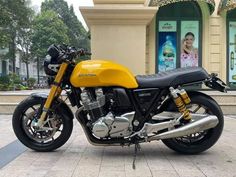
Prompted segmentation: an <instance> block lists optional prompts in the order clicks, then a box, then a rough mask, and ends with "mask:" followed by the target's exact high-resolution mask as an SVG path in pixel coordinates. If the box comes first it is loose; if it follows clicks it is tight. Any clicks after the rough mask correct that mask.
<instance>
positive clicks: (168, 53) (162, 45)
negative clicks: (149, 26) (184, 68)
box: [158, 21, 177, 72]
mask: <svg viewBox="0 0 236 177" xmlns="http://www.w3.org/2000/svg"><path fill="white" fill-rule="evenodd" d="M176 26H177V24H176V21H160V22H159V39H158V40H159V41H158V42H159V45H158V46H159V49H158V71H159V72H162V71H167V70H172V69H175V68H176V43H177V42H176V41H177V28H176Z"/></svg>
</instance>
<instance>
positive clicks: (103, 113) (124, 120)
mask: <svg viewBox="0 0 236 177" xmlns="http://www.w3.org/2000/svg"><path fill="white" fill-rule="evenodd" d="M118 92H120V91H118ZM121 94H122V95H123V96H124V92H122V93H121ZM125 95H126V94H125ZM126 96H127V95H126ZM116 98H117V90H116V91H114V90H112V91H111V92H106V94H104V92H103V89H102V88H96V89H84V90H83V92H82V93H81V100H82V103H83V106H84V109H85V110H86V111H88V119H89V120H90V122H91V125H90V127H91V130H92V132H93V134H94V135H95V136H96V137H99V138H106V137H111V138H118V137H127V136H129V135H131V133H132V121H133V118H134V112H129V113H124V114H121V115H119V114H116V111H115V110H116V109H117V108H118V106H117V105H118V104H120V103H118V102H119V100H117V99H116ZM126 99H128V97H127V98H126ZM126 104H127V100H126ZM122 106H123V105H122ZM120 112H122V111H120Z"/></svg>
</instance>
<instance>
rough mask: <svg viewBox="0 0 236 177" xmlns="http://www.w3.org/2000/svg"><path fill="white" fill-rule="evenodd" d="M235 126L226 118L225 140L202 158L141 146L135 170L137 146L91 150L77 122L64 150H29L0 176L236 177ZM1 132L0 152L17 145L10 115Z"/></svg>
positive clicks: (0, 124)
mask: <svg viewBox="0 0 236 177" xmlns="http://www.w3.org/2000/svg"><path fill="white" fill-rule="evenodd" d="M235 127H236V119H233V118H228V117H227V118H226V119H225V128H224V132H223V135H222V137H221V139H220V140H219V141H218V142H217V144H216V145H215V146H214V147H213V148H211V149H210V150H208V151H207V152H205V153H202V154H200V155H188V156H185V155H179V154H177V153H175V152H173V151H171V150H169V149H168V148H167V147H165V146H164V145H163V144H162V143H161V142H152V143H148V144H141V147H142V150H141V152H140V153H139V155H138V156H137V161H136V170H133V169H132V162H133V151H134V148H133V146H132V147H123V148H122V147H95V146H92V145H90V144H89V143H88V141H87V140H86V137H85V135H84V133H83V132H82V128H81V127H80V125H79V124H78V123H77V122H76V121H75V126H74V130H73V134H72V136H71V138H70V140H69V141H68V142H67V143H66V144H65V145H64V146H63V147H61V148H60V149H58V150H57V151H55V152H51V153H39V152H34V151H32V150H29V149H28V150H26V151H25V152H24V153H23V154H21V155H20V156H18V157H17V158H16V159H15V160H13V161H11V162H10V163H9V164H7V165H6V166H5V167H3V168H2V169H0V177H18V176H19V177H24V176H32V177H43V176H50V177H67V176H68V177H71V176H75V177H159V176H162V177H206V176H207V177H236V141H235V137H236V129H235ZM0 133H1V139H0V148H2V147H4V146H6V145H7V144H9V143H11V142H13V141H14V140H16V137H15V136H14V134H13V131H12V128H11V116H0ZM0 160H1V157H0Z"/></svg>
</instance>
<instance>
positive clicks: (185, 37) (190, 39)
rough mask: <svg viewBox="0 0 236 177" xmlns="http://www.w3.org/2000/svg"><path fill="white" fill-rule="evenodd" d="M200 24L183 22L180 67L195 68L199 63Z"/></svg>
mask: <svg viewBox="0 0 236 177" xmlns="http://www.w3.org/2000/svg"><path fill="white" fill-rule="evenodd" d="M198 48H199V22H198V21H181V52H180V55H181V56H180V66H181V68H182V67H193V66H198V63H199V51H198Z"/></svg>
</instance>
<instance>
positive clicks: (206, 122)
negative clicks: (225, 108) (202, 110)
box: [147, 115, 219, 141]
mask: <svg viewBox="0 0 236 177" xmlns="http://www.w3.org/2000/svg"><path fill="white" fill-rule="evenodd" d="M218 123H219V120H218V118H217V117H216V116H213V115H211V116H207V117H205V118H203V119H200V120H197V121H194V122H190V123H188V124H187V125H184V126H182V127H180V128H176V129H173V130H170V131H167V132H164V133H161V134H157V135H155V136H152V137H149V138H148V139H147V140H148V141H154V140H161V139H169V138H178V137H182V136H187V135H191V134H194V133H198V132H201V131H204V130H208V129H210V128H214V127H215V126H216V125H217V124H218Z"/></svg>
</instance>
